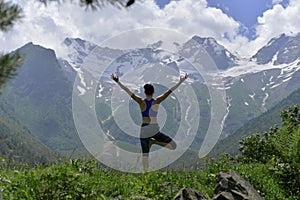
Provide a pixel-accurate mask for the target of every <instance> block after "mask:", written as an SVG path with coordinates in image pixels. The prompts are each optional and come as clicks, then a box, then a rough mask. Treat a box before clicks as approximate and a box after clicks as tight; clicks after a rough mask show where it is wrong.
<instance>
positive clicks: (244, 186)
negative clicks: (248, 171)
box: [213, 170, 263, 200]
mask: <svg viewBox="0 0 300 200" xmlns="http://www.w3.org/2000/svg"><path fill="white" fill-rule="evenodd" d="M243 199H249V200H262V199H263V198H262V197H261V196H260V195H259V193H258V192H257V191H256V190H255V189H254V188H253V187H252V185H251V184H250V183H249V182H248V181H246V180H245V179H243V178H242V177H241V176H240V175H239V174H238V173H236V172H234V171H231V170H229V171H220V172H219V174H218V176H217V184H216V186H215V191H214V197H213V200H243Z"/></svg>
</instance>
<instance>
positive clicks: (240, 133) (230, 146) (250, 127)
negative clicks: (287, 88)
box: [210, 89, 300, 156]
mask: <svg viewBox="0 0 300 200" xmlns="http://www.w3.org/2000/svg"><path fill="white" fill-rule="evenodd" d="M295 104H296V105H300V89H298V90H296V91H294V92H292V93H291V94H290V95H289V96H288V97H287V98H285V99H284V100H282V101H281V102H279V103H278V104H277V105H276V106H274V107H273V108H271V109H269V110H268V111H266V112H265V113H263V114H262V115H260V116H259V117H256V118H254V119H252V120H250V121H248V122H247V123H246V124H245V125H244V126H242V127H241V128H239V129H238V130H237V131H235V133H234V134H232V135H230V136H228V137H227V138H225V139H223V140H221V141H219V142H218V143H217V145H216V146H215V147H214V149H213V151H212V152H211V153H210V155H211V156H218V155H221V153H223V152H227V153H230V154H232V155H236V154H238V153H239V151H238V145H239V141H240V140H241V138H242V137H245V136H247V135H250V134H254V133H256V132H259V133H264V132H266V131H268V130H269V129H270V127H272V126H274V125H275V124H277V125H281V117H280V114H281V112H282V111H283V110H286V109H287V108H288V107H289V106H291V105H295Z"/></svg>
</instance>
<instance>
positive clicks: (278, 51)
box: [251, 33, 300, 65]
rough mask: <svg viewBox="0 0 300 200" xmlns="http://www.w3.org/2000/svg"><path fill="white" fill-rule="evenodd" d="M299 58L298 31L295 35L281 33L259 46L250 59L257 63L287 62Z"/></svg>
mask: <svg viewBox="0 0 300 200" xmlns="http://www.w3.org/2000/svg"><path fill="white" fill-rule="evenodd" d="M299 58H300V33H298V34H297V35H295V36H288V35H286V34H281V35H280V36H278V37H276V38H273V39H271V40H270V42H269V43H268V44H267V45H266V46H264V47H263V48H261V49H260V50H259V51H258V52H257V53H256V54H255V55H254V56H252V57H251V60H255V61H256V62H257V63H258V64H267V63H270V62H271V63H272V64H273V65H281V64H289V63H292V62H294V61H296V60H297V59H299Z"/></svg>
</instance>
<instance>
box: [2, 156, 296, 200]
mask: <svg viewBox="0 0 300 200" xmlns="http://www.w3.org/2000/svg"><path fill="white" fill-rule="evenodd" d="M224 169H225V170H226V169H232V170H235V171H237V172H238V173H239V174H240V175H241V176H242V177H244V178H245V179H246V180H248V181H249V182H250V183H251V184H252V185H253V186H254V188H255V189H256V190H258V191H259V192H260V193H261V195H262V196H263V197H264V198H265V199H266V200H267V199H270V200H271V199H297V197H289V196H287V192H286V191H284V190H283V189H282V188H281V186H280V183H279V181H278V179H277V178H276V176H274V175H273V174H272V173H271V171H270V170H269V169H268V165H264V164H237V163H234V162H232V161H230V159H228V158H226V159H224V158H223V159H221V160H220V161H217V162H215V161H214V162H209V164H208V165H207V167H206V168H205V169H199V170H197V171H192V172H189V171H166V170H161V171H155V172H149V173H145V174H130V173H123V172H119V171H115V170H111V169H105V168H100V166H99V164H98V163H97V162H96V161H95V160H69V161H65V162H63V163H58V164H52V165H49V166H37V167H35V168H27V169H26V167H25V168H23V169H20V170H18V169H17V168H16V169H11V168H10V169H7V168H3V167H2V168H1V169H0V188H1V192H2V196H3V198H4V199H20V200H21V199H24V200H25V199H26V200H30V199H34V200H36V199H101V200H102V199H131V198H133V197H136V196H139V197H145V198H151V199H162V200H163V199H173V198H174V196H175V195H176V193H177V192H178V191H179V190H180V189H181V188H183V187H190V188H193V189H196V190H199V191H201V192H202V193H203V194H204V195H205V196H207V197H212V196H213V192H214V187H215V184H216V175H217V173H218V172H219V171H220V170H224ZM0 194H1V193H0ZM298 198H299V196H298Z"/></svg>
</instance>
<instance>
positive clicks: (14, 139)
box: [0, 103, 57, 165]
mask: <svg viewBox="0 0 300 200" xmlns="http://www.w3.org/2000/svg"><path fill="white" fill-rule="evenodd" d="M4 106H5V107H4ZM9 109H11V108H10V106H9V105H8V104H7V103H1V106H0V157H1V158H4V159H5V160H7V161H6V162H16V163H28V164H30V165H34V164H45V163H49V162H54V161H56V160H57V155H55V154H54V152H53V151H51V150H50V149H49V148H47V147H46V146H45V145H43V144H42V143H41V142H40V141H39V140H38V139H36V138H35V137H34V136H32V135H31V133H30V132H29V130H28V129H26V128H25V127H24V126H22V125H21V124H20V123H19V122H18V121H16V119H14V118H13V117H12V116H10V115H9V114H8V110H9Z"/></svg>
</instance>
